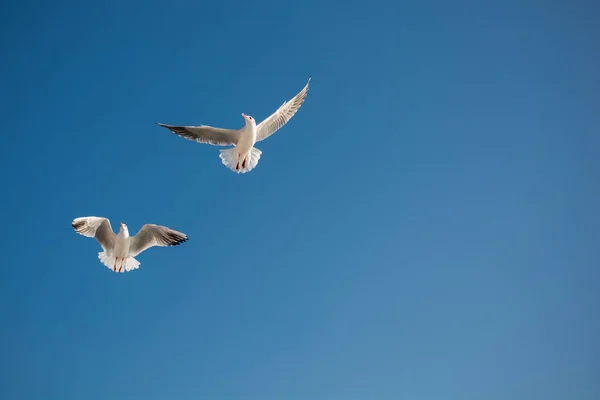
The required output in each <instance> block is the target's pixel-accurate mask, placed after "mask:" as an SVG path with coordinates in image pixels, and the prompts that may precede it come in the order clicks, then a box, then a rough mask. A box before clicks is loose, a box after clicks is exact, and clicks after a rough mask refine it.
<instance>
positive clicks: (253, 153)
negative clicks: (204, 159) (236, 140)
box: [219, 147, 262, 174]
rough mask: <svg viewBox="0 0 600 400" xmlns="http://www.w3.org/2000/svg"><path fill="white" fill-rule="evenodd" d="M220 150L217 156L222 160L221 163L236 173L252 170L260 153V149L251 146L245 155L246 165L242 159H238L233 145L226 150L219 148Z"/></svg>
mask: <svg viewBox="0 0 600 400" xmlns="http://www.w3.org/2000/svg"><path fill="white" fill-rule="evenodd" d="M220 152H221V154H220V155H219V158H220V159H221V161H222V162H223V165H224V166H226V167H227V168H229V169H230V170H232V171H233V172H237V173H238V174H244V173H246V172H250V171H252V170H253V169H254V167H256V165H257V164H258V160H260V155H261V154H262V151H260V150H259V149H257V148H256V147H253V148H251V149H250V151H249V152H248V154H247V155H246V165H244V160H238V153H237V149H236V148H235V147H232V148H230V149H227V150H220ZM238 161H239V165H238Z"/></svg>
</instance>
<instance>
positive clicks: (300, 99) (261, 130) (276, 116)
mask: <svg viewBox="0 0 600 400" xmlns="http://www.w3.org/2000/svg"><path fill="white" fill-rule="evenodd" d="M310 80H311V78H308V82H306V85H305V86H304V88H303V89H302V90H301V91H300V92H299V93H298V94H297V95H296V96H294V97H293V98H292V99H291V100H289V101H285V102H284V103H283V104H282V105H281V107H279V108H278V109H277V111H275V112H274V113H273V114H271V115H270V116H269V117H268V118H266V119H265V120H264V121H262V122H261V123H260V124H258V126H257V127H256V130H257V132H256V141H257V142H260V141H261V140H265V139H266V138H268V137H269V136H271V135H272V134H274V133H275V132H277V131H278V130H279V129H280V128H281V127H282V126H284V125H285V124H287V123H288V121H289V120H290V119H292V117H293V116H294V114H296V112H297V111H298V109H299V108H300V106H301V105H302V103H304V99H306V94H307V93H308V85H310Z"/></svg>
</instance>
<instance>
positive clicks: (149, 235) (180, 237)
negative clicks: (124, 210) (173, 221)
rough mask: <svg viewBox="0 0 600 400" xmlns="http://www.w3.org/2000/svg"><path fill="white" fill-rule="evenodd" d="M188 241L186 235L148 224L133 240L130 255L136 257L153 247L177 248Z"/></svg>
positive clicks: (130, 245)
mask: <svg viewBox="0 0 600 400" xmlns="http://www.w3.org/2000/svg"><path fill="white" fill-rule="evenodd" d="M187 240H188V237H187V235H186V234H185V233H181V232H178V231H176V230H173V229H171V228H167V227H166V226H160V225H154V224H146V225H144V226H142V229H140V231H139V232H138V233H137V235H135V236H133V237H132V238H131V243H130V244H129V254H130V255H131V257H135V256H137V255H138V254H140V253H141V252H142V251H144V250H147V249H149V248H150V247H153V246H160V247H165V246H177V245H178V244H181V243H183V242H185V241H187Z"/></svg>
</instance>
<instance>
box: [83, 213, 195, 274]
mask: <svg viewBox="0 0 600 400" xmlns="http://www.w3.org/2000/svg"><path fill="white" fill-rule="evenodd" d="M120 225H121V227H120V229H119V233H118V234H116V235H115V234H114V232H113V230H112V227H111V226H110V221H109V220H108V218H103V217H81V218H75V219H74V220H73V222H72V223H71V226H72V227H73V228H74V229H75V232H77V233H79V234H80V235H83V236H87V237H91V238H94V239H96V240H97V241H98V243H100V246H102V249H103V250H104V251H103V252H100V253H98V258H99V259H100V261H101V262H102V264H104V265H106V266H107V267H108V268H110V269H112V270H113V271H115V272H124V271H131V270H134V269H137V268H139V266H140V263H139V262H138V261H137V260H136V259H135V258H133V257H135V256H137V255H138V254H140V253H141V252H142V251H144V250H147V249H149V248H150V247H153V246H160V247H165V246H176V245H178V244H180V243H183V242H185V241H187V240H188V237H187V235H186V234H184V233H181V232H178V231H176V230H173V229H170V228H167V227H165V226H160V225H154V224H146V225H144V226H142V229H140V231H139V232H138V233H137V235H135V236H129V230H128V229H127V225H125V224H124V223H122V222H121V223H120Z"/></svg>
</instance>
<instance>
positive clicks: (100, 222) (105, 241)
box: [71, 217, 116, 251]
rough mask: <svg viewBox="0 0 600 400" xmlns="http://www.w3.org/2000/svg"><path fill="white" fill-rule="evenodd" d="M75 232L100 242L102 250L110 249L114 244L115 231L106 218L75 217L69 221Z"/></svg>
mask: <svg viewBox="0 0 600 400" xmlns="http://www.w3.org/2000/svg"><path fill="white" fill-rule="evenodd" d="M71 226H72V227H73V229H75V232H77V233H79V234H80V235H83V236H87V237H91V238H94V239H96V240H97V241H98V243H100V246H102V249H104V251H107V250H112V248H113V247H114V245H115V236H116V235H115V233H114V232H113V230H112V227H111V226H110V221H109V220H108V218H103V217H81V218H75V219H74V220H73V222H72V223H71Z"/></svg>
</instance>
